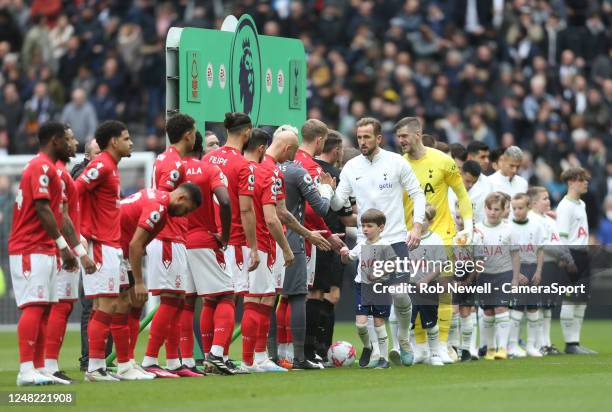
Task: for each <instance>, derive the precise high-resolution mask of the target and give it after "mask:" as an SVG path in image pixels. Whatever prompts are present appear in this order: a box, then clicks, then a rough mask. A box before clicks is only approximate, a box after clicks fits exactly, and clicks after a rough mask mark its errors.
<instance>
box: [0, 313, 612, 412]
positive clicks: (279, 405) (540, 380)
mask: <svg viewBox="0 0 612 412" xmlns="http://www.w3.org/2000/svg"><path fill="white" fill-rule="evenodd" d="M553 322H554V328H553V340H554V342H556V343H557V344H558V346H561V345H560V343H561V342H562V339H561V335H560V330H559V326H558V323H559V322H558V320H555V321H553ZM582 336H583V337H584V338H583V342H582V343H583V344H584V345H585V346H588V347H590V348H592V349H595V350H597V351H598V352H599V355H596V356H548V357H544V358H542V359H520V360H509V361H493V362H486V361H484V360H480V361H478V362H470V363H467V364H455V365H448V366H444V367H438V368H434V367H431V366H426V365H416V366H412V367H409V368H406V367H392V368H391V369H389V370H386V371H385V370H360V369H359V368H357V367H352V368H338V369H327V370H322V371H295V372H289V373H276V374H258V375H248V376H228V377H222V376H207V377H204V378H199V379H194V378H192V379H176V380H174V379H166V380H162V379H156V380H154V381H150V382H116V383H102V384H100V383H88V382H82V380H83V373H81V372H79V371H78V369H77V367H76V366H77V364H78V362H77V358H78V356H79V354H80V338H79V334H78V333H77V332H68V333H67V336H66V338H65V342H64V347H63V348H62V352H61V359H60V365H61V366H62V367H63V368H64V369H65V370H66V371H67V373H68V375H69V376H71V377H73V378H76V379H77V380H78V381H79V383H78V384H76V385H73V386H69V387H67V386H47V387H38V388H18V387H16V386H15V378H16V373H17V369H18V356H17V337H16V333H10V332H6V333H0V392H6V391H11V392H14V391H17V390H19V391H30V390H33V391H60V392H63V391H75V392H76V408H75V407H70V406H64V407H63V408H66V409H74V410H83V411H100V412H109V411H113V410H114V411H118V412H120V411H157V410H167V411H177V410H182V411H189V410H191V411H196V410H207V411H266V412H270V411H317V412H322V411H364V410H365V411H368V412H374V411H384V412H395V411H398V412H399V411H423V412H429V411H448V412H459V411H470V412H474V411H487V412H488V411H521V412H523V411H538V412H543V411H555V412H561V411H578V410H579V411H581V412H586V411H605V410H610V408H611V406H610V405H611V403H612V345H611V344H610V343H611V342H612V322H610V321H588V322H585V324H584V326H583V333H582ZM335 339H336V340H348V341H350V342H353V344H356V343H357V341H358V338H357V336H356V334H355V331H354V327H353V325H352V324H350V323H343V324H339V325H338V326H337V328H336V336H335ZM145 340H146V335H144V334H143V335H141V339H140V341H139V345H138V348H137V356H138V357H140V356H142V354H143V352H144V345H145ZM162 351H163V350H162ZM357 351H358V353H359V352H360V348H358V349H357ZM231 354H232V357H234V358H236V359H239V358H240V355H239V354H240V341H239V340H238V341H236V342H235V343H234V344H233V345H232V352H231ZM3 396H6V395H3ZM40 409H41V410H49V407H48V406H45V407H41V408H40ZM0 410H2V411H5V410H6V411H9V410H15V409H14V407H8V406H2V405H0ZM18 410H22V409H21V408H20V409H18Z"/></svg>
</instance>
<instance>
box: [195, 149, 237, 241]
mask: <svg viewBox="0 0 612 412" xmlns="http://www.w3.org/2000/svg"><path fill="white" fill-rule="evenodd" d="M185 170H186V174H187V177H186V179H185V180H186V181H188V182H192V183H194V184H196V185H198V187H199V188H200V190H201V191H202V205H201V206H200V207H199V208H198V209H197V210H195V211H194V212H193V213H191V214H189V217H188V218H187V220H188V227H189V230H188V232H187V249H217V248H219V244H218V243H217V240H216V239H215V238H214V236H213V235H212V233H216V232H217V231H218V230H219V229H217V224H216V221H215V200H214V199H213V195H214V191H215V189H216V188H218V187H222V186H227V179H226V178H225V176H224V175H223V172H222V171H221V169H219V167H218V166H215V165H213V164H210V163H206V162H203V161H201V160H199V159H195V158H192V157H188V158H187V160H186V161H185Z"/></svg>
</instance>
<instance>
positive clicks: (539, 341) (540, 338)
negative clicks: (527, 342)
mask: <svg viewBox="0 0 612 412" xmlns="http://www.w3.org/2000/svg"><path fill="white" fill-rule="evenodd" d="M536 312H537V314H538V333H537V334H536V343H535V345H536V349H541V348H543V347H544V346H545V345H546V343H545V342H544V310H543V309H537V310H536Z"/></svg>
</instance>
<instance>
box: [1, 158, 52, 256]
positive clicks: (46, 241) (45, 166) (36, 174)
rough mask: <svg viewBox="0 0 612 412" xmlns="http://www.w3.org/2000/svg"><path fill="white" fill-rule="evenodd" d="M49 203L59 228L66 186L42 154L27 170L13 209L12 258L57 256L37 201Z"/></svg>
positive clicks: (50, 162)
mask: <svg viewBox="0 0 612 412" xmlns="http://www.w3.org/2000/svg"><path fill="white" fill-rule="evenodd" d="M40 199H47V200H48V201H49V206H50V207H51V211H52V212H53V215H54V216H55V221H56V222H57V225H58V227H61V222H62V212H61V203H62V182H61V178H60V176H59V174H58V172H57V168H56V167H55V165H54V164H53V162H52V161H51V159H50V158H49V156H47V155H46V154H45V153H42V152H41V153H38V154H37V155H36V156H35V157H34V158H33V159H32V160H30V161H29V162H28V164H27V165H26V167H25V168H24V169H23V173H22V175H21V181H20V182H19V191H18V192H17V197H16V198H15V204H14V205H13V222H12V225H11V233H10V234H9V240H8V253H9V255H27V254H31V253H38V254H43V255H55V254H56V251H57V247H56V246H55V239H51V238H50V237H49V235H47V232H45V229H43V226H42V224H41V222H40V219H39V218H38V216H37V215H36V207H35V205H34V201H36V200H40Z"/></svg>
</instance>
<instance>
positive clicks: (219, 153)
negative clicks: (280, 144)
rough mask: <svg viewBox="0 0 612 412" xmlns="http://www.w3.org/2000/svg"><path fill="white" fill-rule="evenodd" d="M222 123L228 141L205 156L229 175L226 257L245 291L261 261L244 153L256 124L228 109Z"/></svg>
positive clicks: (252, 180)
mask: <svg viewBox="0 0 612 412" xmlns="http://www.w3.org/2000/svg"><path fill="white" fill-rule="evenodd" d="M223 124H224V126H225V128H226V130H227V141H226V142H225V145H224V146H222V147H220V148H218V149H217V150H214V151H212V152H209V153H208V154H207V155H206V156H204V158H203V159H202V160H203V161H204V162H207V163H210V164H213V165H217V166H218V167H219V169H221V171H222V172H223V174H224V175H225V177H226V178H227V183H228V187H227V189H228V192H229V197H230V202H231V207H232V225H231V230H230V237H229V242H228V246H227V248H226V249H225V252H224V255H225V257H224V258H225V262H226V263H227V265H228V266H227V270H228V272H230V273H231V275H232V283H233V288H234V293H235V294H237V295H244V294H245V293H246V292H247V290H248V282H247V279H248V273H249V272H251V271H253V270H255V268H257V266H258V265H259V254H258V253H257V236H256V229H255V211H254V209H253V191H254V190H255V175H254V174H253V173H252V171H251V169H250V168H249V162H248V161H247V160H246V159H245V158H244V156H243V155H242V150H243V149H244V147H245V146H246V144H247V142H248V141H249V138H250V136H251V130H252V129H253V125H252V123H251V119H250V118H249V116H247V115H246V114H244V113H239V112H228V113H226V114H225V120H224V122H223ZM230 338H231V333H230ZM230 343H231V339H228V341H227V342H226V343H225V346H224V351H223V358H224V361H225V362H226V363H227V361H228V356H227V354H228V351H229V345H230ZM230 366H232V365H230ZM230 369H233V368H230Z"/></svg>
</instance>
